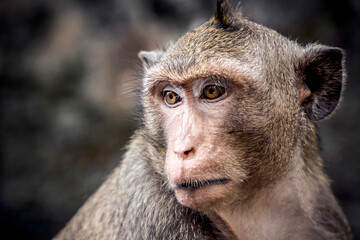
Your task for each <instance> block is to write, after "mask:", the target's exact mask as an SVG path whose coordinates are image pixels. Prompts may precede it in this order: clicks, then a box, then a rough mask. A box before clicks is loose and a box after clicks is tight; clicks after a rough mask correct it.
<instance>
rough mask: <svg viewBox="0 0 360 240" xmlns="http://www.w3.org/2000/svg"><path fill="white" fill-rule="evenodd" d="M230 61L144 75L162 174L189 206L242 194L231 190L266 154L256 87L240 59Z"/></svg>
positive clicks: (221, 202)
mask: <svg viewBox="0 0 360 240" xmlns="http://www.w3.org/2000/svg"><path fill="white" fill-rule="evenodd" d="M235 61H236V60H230V59H229V60H225V59H223V60H222V65H218V64H216V66H215V65H214V67H213V68H210V69H211V70H210V69H209V65H211V63H209V65H207V64H206V65H203V64H201V66H199V65H198V66H194V69H191V68H190V69H189V71H188V74H186V73H184V74H183V75H182V76H181V77H179V75H177V76H175V75H172V74H170V72H169V71H167V75H166V76H167V77H165V76H164V74H163V73H162V71H160V72H158V70H159V69H161V68H157V69H155V70H154V72H153V73H152V74H150V75H149V79H148V80H149V81H148V84H149V86H150V87H149V89H150V92H151V93H150V98H149V102H150V103H151V105H152V108H154V109H155V111H152V113H154V114H155V116H154V117H153V121H156V122H157V124H158V125H160V128H161V129H162V131H163V133H164V138H165V142H166V143H165V144H164V145H165V146H166V156H165V162H164V163H163V164H164V174H165V175H166V177H167V181H168V183H169V186H170V187H171V189H172V190H174V192H175V194H176V197H177V199H178V200H179V202H180V203H181V204H183V205H185V206H188V207H191V208H193V209H197V210H203V211H206V210H211V209H214V208H219V207H221V206H222V205H224V204H225V205H226V204H231V203H232V202H233V201H239V199H238V198H239V196H240V198H247V197H248V196H246V195H241V194H240V195H239V194H236V195H234V194H233V193H234V191H236V192H239V189H243V188H244V184H245V182H246V181H247V180H248V179H249V178H250V177H252V178H254V177H253V176H252V175H254V173H256V172H257V171H256V169H258V168H260V167H261V166H262V164H263V162H260V161H258V159H260V158H261V157H263V158H265V156H260V155H262V154H263V153H268V152H269V151H265V150H264V148H263V147H262V146H267V145H268V144H264V143H265V141H266V139H269V138H268V137H266V136H265V135H264V134H263V132H262V130H263V129H264V128H265V126H266V124H267V118H266V115H265V114H264V111H263V106H262V104H261V101H260V98H259V97H258V96H260V94H257V91H258V90H257V89H256V88H259V87H258V86H256V84H254V82H253V81H251V80H250V79H249V78H250V77H248V76H245V75H244V74H243V73H244V71H241V69H242V70H244V68H245V67H248V66H246V64H245V63H243V64H241V65H239V64H237V65H239V66H241V69H237V70H236V69H234V68H228V65H232V63H234V62H235ZM202 68H203V69H202ZM195 69H196V70H195ZM229 69H230V70H229ZM245 72H246V71H245ZM194 73H197V74H194ZM159 76H161V77H159ZM164 79H165V80H164ZM261 98H263V97H261ZM154 119H156V120H154ZM254 150H255V151H254ZM254 152H255V154H252V153H254ZM244 192H245V191H244ZM235 196H236V198H235Z"/></svg>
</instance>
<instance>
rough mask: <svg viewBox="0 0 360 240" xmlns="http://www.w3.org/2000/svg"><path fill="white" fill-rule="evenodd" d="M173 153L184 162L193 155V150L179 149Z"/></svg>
mask: <svg viewBox="0 0 360 240" xmlns="http://www.w3.org/2000/svg"><path fill="white" fill-rule="evenodd" d="M174 153H175V154H176V155H177V156H179V157H180V158H181V159H182V160H186V159H188V158H190V157H191V156H192V155H193V154H194V153H195V149H194V148H193V147H187V148H179V149H174Z"/></svg>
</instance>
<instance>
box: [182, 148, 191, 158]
mask: <svg viewBox="0 0 360 240" xmlns="http://www.w3.org/2000/svg"><path fill="white" fill-rule="evenodd" d="M191 151H192V149H189V150H186V151H185V152H184V155H185V156H187V155H189V154H190V152H191Z"/></svg>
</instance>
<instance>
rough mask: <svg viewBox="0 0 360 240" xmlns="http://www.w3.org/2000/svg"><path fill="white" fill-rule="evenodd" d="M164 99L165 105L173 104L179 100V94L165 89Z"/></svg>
mask: <svg viewBox="0 0 360 240" xmlns="http://www.w3.org/2000/svg"><path fill="white" fill-rule="evenodd" d="M164 101H165V103H166V104H167V105H169V106H173V105H175V104H176V103H178V102H180V101H181V98H180V96H179V95H177V94H176V93H174V92H172V91H166V92H165V93H164Z"/></svg>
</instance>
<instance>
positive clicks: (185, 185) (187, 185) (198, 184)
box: [175, 178, 230, 191]
mask: <svg viewBox="0 0 360 240" xmlns="http://www.w3.org/2000/svg"><path fill="white" fill-rule="evenodd" d="M228 182H230V179H226V178H221V179H213V180H205V181H183V182H181V183H180V184H176V186H175V188H177V189H183V190H188V191H190V190H195V189H198V188H202V187H206V186H213V185H223V184H227V183H228Z"/></svg>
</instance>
